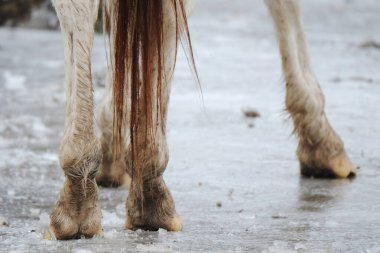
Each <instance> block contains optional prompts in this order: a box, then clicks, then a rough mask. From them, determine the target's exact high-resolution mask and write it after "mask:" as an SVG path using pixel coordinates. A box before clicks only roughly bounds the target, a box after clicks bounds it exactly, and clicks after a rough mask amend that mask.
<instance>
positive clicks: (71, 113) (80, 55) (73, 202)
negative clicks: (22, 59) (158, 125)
mask: <svg viewBox="0 0 380 253" xmlns="http://www.w3.org/2000/svg"><path fill="white" fill-rule="evenodd" d="M98 4H99V2H98V1H97V0H54V6H55V9H56V11H57V14H58V17H59V20H60V24H61V28H62V33H63V36H64V50H65V66H66V67H65V68H66V87H67V89H66V92H67V106H66V123H65V130H64V136H63V138H62V141H61V145H60V152H59V159H60V165H61V167H62V169H63V171H64V174H65V182H64V185H63V188H62V190H61V192H60V195H59V199H58V201H57V203H56V205H55V206H54V208H53V210H52V213H51V224H50V230H49V232H50V233H49V234H47V235H46V236H47V237H53V238H54V237H55V238H57V239H71V238H78V237H80V236H85V237H92V236H94V235H100V234H101V233H102V226H101V210H100V207H99V204H98V187H97V185H96V182H95V175H96V173H97V170H98V167H99V164H100V163H101V160H102V152H101V147H100V142H99V140H98V139H97V137H96V133H95V129H94V116H93V90H92V80H91V62H90V61H91V49H92V43H93V37H94V23H95V21H96V18H97V13H98Z"/></svg>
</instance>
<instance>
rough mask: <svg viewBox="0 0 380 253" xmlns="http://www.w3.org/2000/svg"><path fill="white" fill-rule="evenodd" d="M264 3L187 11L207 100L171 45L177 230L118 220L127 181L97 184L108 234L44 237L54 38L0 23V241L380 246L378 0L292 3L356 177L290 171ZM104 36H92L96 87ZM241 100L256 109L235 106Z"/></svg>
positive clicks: (57, 67) (290, 147)
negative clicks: (249, 113)
mask: <svg viewBox="0 0 380 253" xmlns="http://www.w3.org/2000/svg"><path fill="white" fill-rule="evenodd" d="M260 2H261V1H247V0H235V1H230V0H207V1H199V4H198V7H197V8H196V10H195V11H194V14H193V16H192V17H191V20H190V25H191V30H192V39H193V43H194V45H193V46H194V53H195V57H196V60H197V65H198V69H199V74H200V78H201V82H202V88H203V97H204V106H203V104H202V101H201V98H200V95H199V91H198V89H197V87H196V85H195V84H194V82H193V79H192V76H191V74H190V71H189V70H188V66H187V62H186V59H185V57H184V56H183V55H182V54H180V55H179V61H178V65H177V69H176V73H175V80H174V83H173V90H172V97H171V103H170V110H169V122H168V140H169V148H170V163H169V165H168V169H167V171H166V173H165V179H166V181H167V184H168V185H169V187H170V189H171V191H172V194H173V197H174V199H175V200H176V208H177V210H178V212H179V214H180V215H181V218H182V220H183V224H184V230H183V231H182V232H180V233H171V232H166V231H164V230H159V231H157V232H145V231H124V230H123V228H122V227H123V224H124V217H125V209H124V206H125V200H126V196H127V193H128V191H127V190H126V189H101V191H100V201H101V208H102V212H103V217H104V218H103V225H104V238H102V239H100V238H95V239H91V240H85V239H80V240H77V241H68V242H59V241H45V240H43V239H42V231H43V229H44V228H45V229H46V228H47V226H48V223H49V215H48V214H49V213H50V210H51V208H52V206H53V205H54V203H55V201H56V199H57V196H58V193H59V190H60V187H61V185H62V182H63V173H62V171H61V169H60V168H59V164H58V146H59V141H60V138H61V136H62V132H63V125H64V110H65V106H64V105H65V93H64V90H65V89H64V86H63V81H64V70H63V51H62V50H63V47H62V44H63V43H62V36H61V34H60V33H59V32H55V31H37V30H24V29H15V30H12V29H0V101H1V106H0V178H1V183H0V217H2V218H1V219H3V220H5V221H6V223H7V224H9V226H1V225H0V252H268V253H269V252H276V253H277V252H282V253H284V252H297V253H300V252H308V253H309V252H311V253H314V252H334V253H335V252H345V253H346V252H352V253H357V252H365V253H379V252H380V242H379V238H380V213H379V210H380V198H379V196H380V188H379V182H380V142H379V141H378V140H379V138H380V127H379V122H380V110H379V102H380V72H379V69H380V68H379V67H380V66H379V65H380V50H379V49H378V48H376V47H374V46H371V47H362V46H361V45H364V44H366V43H367V44H368V42H379V41H380V33H379V29H380V28H379V24H380V16H379V12H380V3H379V2H378V1H377V0H366V1H360V0H334V1H329V0H308V1H302V2H301V3H302V7H303V8H302V9H303V19H304V21H305V23H304V26H305V30H306V34H307V37H308V41H309V48H310V51H311V55H312V62H313V65H314V67H315V72H316V73H317V75H318V77H319V80H320V83H321V86H322V88H323V90H324V92H325V96H326V112H327V114H328V116H329V118H330V121H331V124H332V125H333V126H334V127H335V129H336V130H337V131H338V132H339V133H340V135H341V137H342V138H343V140H344V141H345V146H346V149H347V152H348V154H349V155H350V157H351V159H352V161H353V162H354V163H355V164H357V165H358V166H360V170H359V175H358V177H357V178H356V179H355V180H352V181H351V180H331V181H329V180H312V179H303V178H300V177H299V175H298V163H297V160H296V157H295V149H296V144H297V143H296V140H295V138H294V137H292V136H291V132H292V127H291V122H290V121H289V120H287V116H286V113H284V111H283V101H284V85H283V82H282V77H281V71H280V62H279V56H278V53H277V45H276V41H275V36H274V34H273V28H272V24H271V21H270V19H269V16H268V14H267V12H266V10H265V6H264V5H263V4H262V3H260ZM103 42H104V38H103V37H102V36H96V38H95V44H94V53H93V55H94V64H93V73H94V77H95V82H94V83H95V94H96V98H97V99H99V97H101V94H102V92H103V91H104V69H105V65H106V63H105V60H104V46H103ZM246 108H250V110H255V111H257V112H258V113H259V114H260V117H255V118H247V117H245V116H244V113H243V111H244V110H246ZM217 203H220V205H219V207H218V205H217ZM1 219H0V220H1ZM0 224H1V222H0Z"/></svg>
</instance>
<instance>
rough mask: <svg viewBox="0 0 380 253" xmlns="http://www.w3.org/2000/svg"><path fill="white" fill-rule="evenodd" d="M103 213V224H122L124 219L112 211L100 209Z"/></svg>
mask: <svg viewBox="0 0 380 253" xmlns="http://www.w3.org/2000/svg"><path fill="white" fill-rule="evenodd" d="M102 214H103V225H104V226H112V227H114V226H118V227H120V226H122V225H123V224H124V219H122V218H120V217H119V216H117V214H116V213H114V212H108V211H106V210H102Z"/></svg>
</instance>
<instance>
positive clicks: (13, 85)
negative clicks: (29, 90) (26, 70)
mask: <svg viewBox="0 0 380 253" xmlns="http://www.w3.org/2000/svg"><path fill="white" fill-rule="evenodd" d="M3 76H4V79H5V84H4V87H5V88H6V89H7V90H10V91H20V90H25V80H26V77H25V76H20V75H15V74H12V73H11V72H9V71H6V72H4V74H3Z"/></svg>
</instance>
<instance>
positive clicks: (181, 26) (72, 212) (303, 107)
mask: <svg viewBox="0 0 380 253" xmlns="http://www.w3.org/2000/svg"><path fill="white" fill-rule="evenodd" d="M193 2H194V1H193V0H154V1H153V0H126V1H117V0H110V1H109V2H107V3H106V4H105V5H104V6H103V8H104V11H103V13H104V16H103V20H104V30H105V31H106V32H107V33H108V35H109V43H108V44H109V50H108V51H109V54H108V58H109V59H108V61H109V64H108V67H109V69H108V76H107V87H106V93H105V94H104V97H103V99H102V101H101V105H100V108H99V111H98V117H97V119H98V122H99V128H100V129H101V136H100V138H99V137H98V136H97V135H96V131H95V125H94V98H93V86H92V80H91V49H92V43H93V37H94V23H95V21H96V19H97V14H98V8H99V2H98V0H95V1H94V0H91V1H90V0H75V1H74V0H71V1H67V0H54V5H55V8H56V11H57V14H58V17H59V20H60V23H61V28H62V33H63V35H64V45H65V49H64V50H65V65H66V93H67V106H66V123H65V131H64V136H63V138H62V141H61V146H60V153H59V156H60V165H61V167H62V169H63V171H64V173H65V182H64V185H63V188H62V190H61V193H60V195H59V199H58V201H57V203H56V205H55V207H54V208H53V211H52V214H51V224H50V228H49V232H48V233H47V234H46V237H47V238H57V239H72V238H80V237H81V236H85V237H93V236H97V235H101V234H102V226H101V211H100V207H99V203H98V198H99V197H98V185H102V186H106V187H116V186H120V185H123V184H125V185H128V186H130V191H129V195H128V199H127V203H126V208H127V218H126V223H125V228H127V229H137V228H143V229H150V230H156V229H159V228H164V229H167V230H170V231H179V230H181V228H182V225H181V221H180V219H179V217H178V215H177V213H176V211H175V206H174V201H173V199H172V197H171V194H170V192H169V189H168V187H167V186H166V184H165V182H164V179H163V173H164V171H165V168H166V166H167V163H168V159H169V155H168V148H167V142H166V118H167V109H168V101H169V95H170V83H171V79H172V76H173V72H174V67H175V63H176V54H177V47H178V44H179V41H180V42H181V44H182V45H184V47H185V50H186V52H187V56H188V60H189V63H190V68H191V70H192V71H193V73H194V75H195V78H196V80H198V79H197V71H196V68H195V64H194V59H193V56H192V49H191V40H190V35H189V30H188V25H187V17H188V15H189V12H190V10H191V9H192V5H193ZM266 4H267V7H268V9H269V12H270V14H271V16H272V18H273V21H274V24H275V30H276V33H277V37H278V40H279V48H280V54H281V59H282V69H283V74H284V77H285V82H286V98H285V102H286V109H287V111H288V112H289V114H290V116H291V118H292V120H293V123H294V133H295V134H296V136H297V137H298V139H299V144H298V148H297V156H298V159H299V163H300V168H301V174H302V175H304V176H313V177H328V178H346V177H348V176H350V175H354V174H355V167H354V166H353V165H352V164H351V162H350V160H349V159H348V157H347V155H346V153H345V150H344V146H343V142H342V141H341V139H340V138H339V136H338V135H337V134H336V133H335V131H334V130H333V128H332V127H331V125H330V124H329V121H328V120H327V117H326V115H325V112H324V96H323V93H322V91H321V89H320V86H319V84H318V81H317V79H316V77H315V75H314V73H313V70H312V68H311V65H310V60H309V56H308V53H307V47H306V42H305V37H304V34H303V29H302V25H301V21H300V14H299V9H298V1H297V0H283V1H279V0H266Z"/></svg>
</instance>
